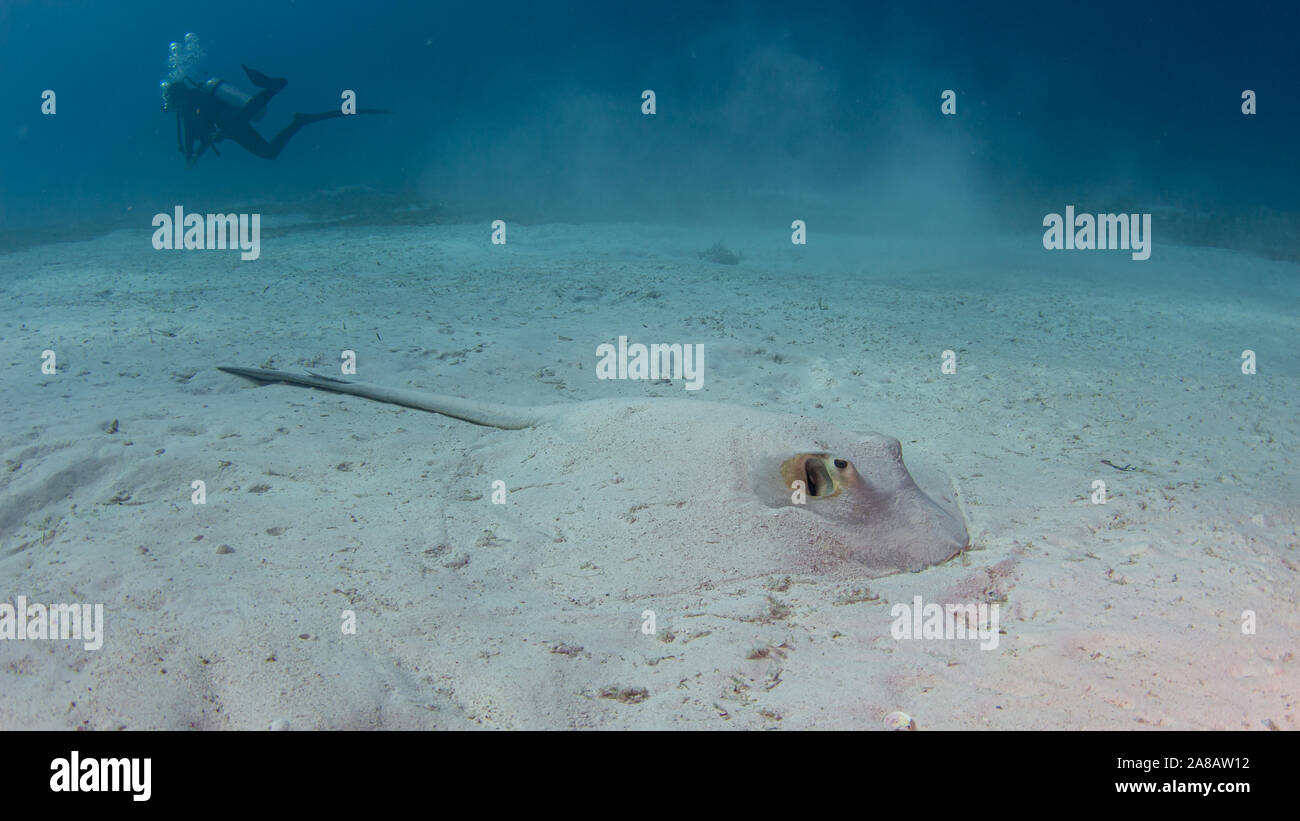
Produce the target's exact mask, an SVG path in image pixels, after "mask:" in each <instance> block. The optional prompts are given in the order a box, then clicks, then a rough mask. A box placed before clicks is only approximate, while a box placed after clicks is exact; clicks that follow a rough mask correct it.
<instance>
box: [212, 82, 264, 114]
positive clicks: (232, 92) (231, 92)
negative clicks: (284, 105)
mask: <svg viewBox="0 0 1300 821" xmlns="http://www.w3.org/2000/svg"><path fill="white" fill-rule="evenodd" d="M203 90H204V91H206V92H207V93H209V94H211V95H212V96H213V97H216V98H217V99H218V100H220V101H221V102H223V103H225V104H226V105H228V106H230V107H232V108H235V109H241V108H243V107H244V106H246V105H248V102H249V101H250V100H252V99H253V95H251V94H249V93H248V92H246V91H244V90H243V89H241V88H239V87H237V86H232V85H231V84H230V83H227V82H226V81H225V80H221V79H218V78H216V77H213V78H212V79H211V80H208V81H207V82H206V83H204V84H203ZM265 114H266V106H262V107H261V108H259V109H258V110H257V111H255V112H253V116H251V117H249V118H248V119H249V120H250V121H252V122H257V121H258V120H260V119H262V117H263V116H264V115H265Z"/></svg>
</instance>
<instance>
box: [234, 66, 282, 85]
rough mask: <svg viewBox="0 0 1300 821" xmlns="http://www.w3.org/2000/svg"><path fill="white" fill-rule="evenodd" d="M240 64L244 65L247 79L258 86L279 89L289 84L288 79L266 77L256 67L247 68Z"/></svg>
mask: <svg viewBox="0 0 1300 821" xmlns="http://www.w3.org/2000/svg"><path fill="white" fill-rule="evenodd" d="M240 65H241V66H243V67H244V73H245V74H247V75H248V81H249V82H250V83H252V84H253V85H255V86H257V87H258V88H273V89H275V90H276V91H279V90H280V89H282V88H284V87H285V86H287V85H288V84H289V81H288V80H286V79H284V78H283V77H267V76H266V75H265V74H263V73H262V72H260V71H258V70H257V69H252V68H249V67H248V66H245V65H244V64H243V63H240Z"/></svg>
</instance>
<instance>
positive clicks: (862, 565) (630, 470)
mask: <svg viewBox="0 0 1300 821" xmlns="http://www.w3.org/2000/svg"><path fill="white" fill-rule="evenodd" d="M220 370H222V371H225V372H226V373H230V374H233V375H235V376H240V377H243V378H245V379H248V380H251V381H253V382H255V383H257V384H259V385H270V384H285V385H295V386H300V387H307V388H315V389H318V390H323V391H330V392H333V393H341V394H350V395H353V396H359V397H364V398H366V399H372V400H375V401H378V402H385V403H390V404H394V405H401V406H404V407H407V408H414V409H418V410H422V411H429V412H431V413H436V414H442V415H443V416H448V417H451V418H454V419H459V420H462V421H465V422H470V423H473V424H476V425H484V426H488V427H492V428H500V429H504V430H511V431H521V432H522V433H519V434H516V435H515V436H518V437H521V438H520V439H514V437H499V439H501V440H503V441H499V442H491V443H489V444H485V445H484V446H483V447H481V448H479V449H477V450H478V451H479V454H478V455H479V456H484V457H486V464H484V465H483V466H481V467H482V468H483V470H482V472H484V473H486V474H488V476H489V477H492V478H496V477H502V478H504V479H507V480H509V484H512V485H513V487H512V488H511V492H510V497H511V505H512V507H513V508H514V509H515V510H516V511H517V513H516V514H515V518H514V519H513V520H511V521H510V522H508V523H506V525H505V526H506V527H507V529H508V530H509V531H510V532H511V533H512V534H514V535H513V538H521V539H525V540H526V541H527V542H528V544H529V545H530V546H532V548H533V549H534V550H535V551H536V556H535V557H534V558H535V562H536V564H535V567H540V568H548V569H549V570H550V571H553V573H558V574H560V575H569V576H576V575H582V574H584V573H585V572H586V571H587V569H588V568H590V567H596V566H604V567H606V569H610V568H609V565H610V564H615V565H616V567H615V568H613V569H612V570H611V572H621V571H626V572H624V573H623V576H624V577H625V578H630V579H633V581H632V582H629V583H628V584H627V585H625V586H624V589H625V590H630V589H632V588H635V587H637V586H638V581H644V580H646V579H649V580H652V581H653V582H654V585H653V586H654V587H656V589H659V590H665V589H670V588H672V587H674V586H679V587H680V588H682V589H689V588H691V587H693V586H699V585H701V584H705V585H707V584H708V583H710V582H716V581H721V580H724V579H728V578H745V577H756V576H759V575H762V574H764V573H770V572H782V571H785V572H791V571H808V572H836V571H838V573H840V574H843V575H847V576H867V577H877V576H885V575H890V574H894V573H901V572H907V571H919V570H922V569H924V568H927V567H930V566H933V565H936V564H939V563H942V562H944V561H947V560H948V559H951V558H952V557H953V556H955V555H957V554H958V553H960V552H961V551H963V550H965V549H966V548H967V547H968V546H969V538H968V535H967V529H966V525H965V523H964V517H963V515H962V511H961V506H960V504H959V502H958V494H957V492H956V489H955V487H954V485H953V483H952V481H951V479H950V478H949V477H948V476H947V474H946V473H945V472H944V471H943V470H942V468H941V467H940V466H938V465H937V464H934V463H932V460H929V459H928V458H918V459H913V458H912V457H911V456H909V461H911V462H912V464H911V465H910V469H909V465H906V464H904V461H903V454H902V448H901V445H900V443H899V441H898V440H897V439H895V438H893V437H890V436H885V435H882V434H879V433H855V432H850V431H846V430H843V429H840V428H837V427H835V426H832V425H829V424H826V423H822V422H819V421H816V420H813V419H810V418H808V417H803V416H791V415H785V414H774V413H769V412H764V411H758V410H752V409H746V408H738V407H734V406H729V405H724V404H721V403H716V402H708V401H704V400H692V399H645V400H633V401H628V400H617V399H609V400H594V401H586V402H575V403H570V404H563V405H549V406H536V407H520V406H510V405H503V404H495V403H488V402H481V401H476V400H472V399H464V398H460V397H455V396H444V395H440V394H433V393H425V392H422V391H414V390H407V389H397V388H390V387H384V386H381V385H375V384H369V383H365V382H358V381H348V380H343V379H337V378H333V377H328V376H321V375H319V374H296V373H290V372H286V371H278V370H268V369H265V368H238V367H221V368H220ZM914 455H915V454H914ZM453 478H454V477H453ZM597 560H600V565H597V564H595V563H594V562H596V561H597Z"/></svg>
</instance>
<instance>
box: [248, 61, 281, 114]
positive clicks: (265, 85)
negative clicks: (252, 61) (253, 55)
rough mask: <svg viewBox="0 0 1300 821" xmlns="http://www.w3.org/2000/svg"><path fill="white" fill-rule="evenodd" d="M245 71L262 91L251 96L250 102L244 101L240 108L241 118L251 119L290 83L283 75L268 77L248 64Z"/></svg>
mask: <svg viewBox="0 0 1300 821" xmlns="http://www.w3.org/2000/svg"><path fill="white" fill-rule="evenodd" d="M240 65H243V64H242V63H241V64H240ZM244 71H245V72H246V73H247V74H248V79H249V80H250V81H252V83H253V85H255V86H257V87H258V88H260V89H261V91H259V92H257V93H256V94H254V95H253V96H252V97H251V98H249V100H248V102H246V103H244V107H243V108H241V109H239V114H238V117H239V119H243V120H251V119H253V118H254V117H256V116H257V114H258V112H260V111H261V110H262V109H264V108H266V104H267V103H268V102H270V100H271V98H272V97H274V96H275V95H276V94H279V93H280V91H281V90H282V89H283V88H284V87H285V86H286V85H288V84H289V81H288V80H286V79H284V78H283V77H267V76H266V75H265V74H263V73H262V72H260V71H254V70H253V69H251V68H249V67H248V66H244Z"/></svg>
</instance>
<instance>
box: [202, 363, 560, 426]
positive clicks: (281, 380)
mask: <svg viewBox="0 0 1300 821" xmlns="http://www.w3.org/2000/svg"><path fill="white" fill-rule="evenodd" d="M217 370H219V371H225V372H226V373H229V374H233V375H235V376H240V377H243V378H244V379H248V380H250V381H252V382H256V383H257V384H258V385H275V384H281V385H298V386H300V387H304V388H315V389H316V390H322V391H329V392H330V393H346V394H349V395H351V396H360V397H364V398H366V399H373V400H375V401H376V402H387V403H388V404H390V405H401V406H402V407H404V408H414V409H416V410H422V411H428V412H429V413H440V414H442V415H443V416H450V417H451V418H453V419H460V420H462V421H464V422H472V423H474V424H475V425H485V426H487V427H492V428H501V429H503V430H520V429H522V428H531V427H533V426H535V425H537V424H539V423H540V422H542V421H543V418H544V414H543V413H541V412H540V411H538V410H535V409H533V408H520V407H514V406H511V405H495V404H491V403H488V402H476V401H474V400H472V399H462V398H461V397H459V396H444V395H442V394H436V393H424V392H422V391H411V390H402V389H399V388H386V387H384V386H382V385H372V384H370V383H368V382H350V381H348V380H346V379H336V378H334V377H332V376H322V375H321V374H317V373H305V374H298V373H290V372H289V371H277V370H271V369H269V368H237V367H230V366H224V365H219V366H217Z"/></svg>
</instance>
